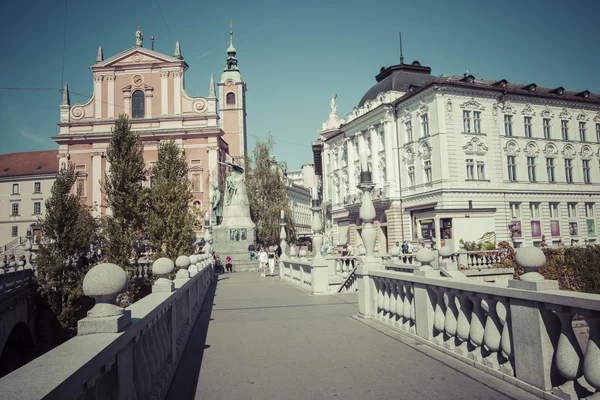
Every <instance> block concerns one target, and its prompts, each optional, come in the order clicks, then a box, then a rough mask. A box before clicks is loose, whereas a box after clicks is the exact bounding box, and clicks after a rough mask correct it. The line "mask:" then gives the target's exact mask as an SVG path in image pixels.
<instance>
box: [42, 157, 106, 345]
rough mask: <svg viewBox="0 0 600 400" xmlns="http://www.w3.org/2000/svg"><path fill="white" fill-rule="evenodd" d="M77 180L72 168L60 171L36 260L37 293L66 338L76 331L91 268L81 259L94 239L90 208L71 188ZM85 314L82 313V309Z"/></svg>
mask: <svg viewBox="0 0 600 400" xmlns="http://www.w3.org/2000/svg"><path fill="white" fill-rule="evenodd" d="M76 180H77V174H76V173H75V166H74V165H73V164H69V165H68V167H67V168H63V169H62V170H61V171H60V173H59V174H58V176H57V177H56V181H55V182H54V184H53V185H52V190H51V196H50V198H49V199H47V200H46V202H45V207H46V213H45V215H44V218H43V219H40V221H39V223H40V226H41V230H42V242H41V243H40V248H39V255H38V258H37V282H38V290H39V292H40V294H41V295H42V297H43V298H44V299H45V300H46V301H47V302H48V305H49V306H50V308H51V310H52V311H53V312H54V314H55V315H56V317H57V319H58V322H59V323H60V324H61V326H62V327H63V328H64V329H66V330H67V332H68V333H69V335H71V336H72V335H74V334H75V333H76V332H77V320H78V319H79V317H80V315H79V311H80V309H81V306H82V296H83V290H82V283H83V277H84V276H85V274H86V273H87V271H88V270H89V268H90V267H91V266H90V265H87V262H85V260H84V259H83V258H82V257H79V256H81V255H83V254H85V253H86V252H87V251H88V250H89V249H90V244H92V243H93V242H94V240H95V237H96V233H95V229H96V223H95V221H94V218H93V217H92V216H91V214H90V211H91V208H90V207H88V206H86V205H84V204H81V203H80V201H79V196H80V195H81V193H77V194H73V193H72V192H71V189H72V188H73V185H74V184H75V182H76ZM84 311H85V310H84Z"/></svg>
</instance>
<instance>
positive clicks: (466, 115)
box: [463, 111, 471, 133]
mask: <svg viewBox="0 0 600 400" xmlns="http://www.w3.org/2000/svg"><path fill="white" fill-rule="evenodd" d="M463 132H466V133H471V111H463Z"/></svg>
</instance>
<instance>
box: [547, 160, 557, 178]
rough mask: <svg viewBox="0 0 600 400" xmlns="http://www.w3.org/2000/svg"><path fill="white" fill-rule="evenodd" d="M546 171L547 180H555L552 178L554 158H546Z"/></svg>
mask: <svg viewBox="0 0 600 400" xmlns="http://www.w3.org/2000/svg"><path fill="white" fill-rule="evenodd" d="M546 172H548V182H551V183H552V182H556V180H555V179H554V158H546Z"/></svg>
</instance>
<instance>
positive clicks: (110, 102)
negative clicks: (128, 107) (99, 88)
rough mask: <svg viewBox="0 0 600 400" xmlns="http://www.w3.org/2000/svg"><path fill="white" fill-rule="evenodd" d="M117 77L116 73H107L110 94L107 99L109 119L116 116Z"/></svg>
mask: <svg viewBox="0 0 600 400" xmlns="http://www.w3.org/2000/svg"><path fill="white" fill-rule="evenodd" d="M115 78H116V76H115V75H114V74H110V75H106V80H107V81H108V95H107V99H106V102H107V103H108V104H107V106H108V115H107V117H108V119H114V118H115Z"/></svg>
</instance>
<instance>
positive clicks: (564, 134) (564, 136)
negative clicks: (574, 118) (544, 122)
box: [560, 120, 569, 140]
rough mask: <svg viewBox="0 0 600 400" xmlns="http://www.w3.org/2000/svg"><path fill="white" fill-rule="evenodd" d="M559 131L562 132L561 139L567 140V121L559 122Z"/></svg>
mask: <svg viewBox="0 0 600 400" xmlns="http://www.w3.org/2000/svg"><path fill="white" fill-rule="evenodd" d="M560 131H561V132H562V139H563V140H569V121H565V120H562V121H560Z"/></svg>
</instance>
